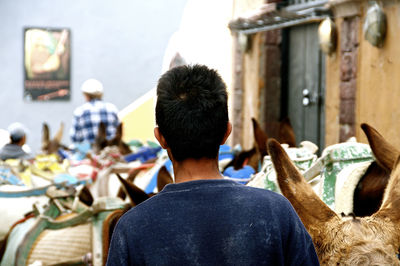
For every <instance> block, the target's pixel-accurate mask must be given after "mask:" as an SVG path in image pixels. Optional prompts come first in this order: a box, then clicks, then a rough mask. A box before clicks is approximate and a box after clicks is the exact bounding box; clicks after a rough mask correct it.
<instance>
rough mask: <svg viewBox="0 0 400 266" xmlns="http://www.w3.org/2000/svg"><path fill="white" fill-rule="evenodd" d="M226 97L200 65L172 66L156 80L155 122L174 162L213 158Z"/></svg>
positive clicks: (214, 74)
mask: <svg viewBox="0 0 400 266" xmlns="http://www.w3.org/2000/svg"><path fill="white" fill-rule="evenodd" d="M227 101H228V95H227V91H226V85H225V83H224V82H223V80H222V78H221V77H220V76H219V74H218V73H217V72H216V71H215V70H213V69H209V68H208V67H206V66H203V65H194V66H188V65H185V66H179V67H175V68H173V69H171V70H169V71H168V72H166V73H165V74H164V75H162V76H161V78H160V79H159V81H158V86H157V105H156V123H157V125H158V127H159V131H160V133H161V134H162V135H163V136H164V138H165V140H166V142H167V144H168V146H169V148H170V149H171V153H172V156H173V157H174V159H175V160H176V161H182V160H184V159H188V158H194V159H200V158H204V157H205V158H210V159H212V158H216V157H217V156H218V151H219V145H220V144H221V142H222V140H223V138H224V136H225V132H226V130H227V124H228V122H229V118H228V103H227Z"/></svg>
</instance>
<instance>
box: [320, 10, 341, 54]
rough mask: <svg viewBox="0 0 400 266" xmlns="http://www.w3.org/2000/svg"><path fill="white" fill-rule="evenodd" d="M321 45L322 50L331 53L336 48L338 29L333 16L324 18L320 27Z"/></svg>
mask: <svg viewBox="0 0 400 266" xmlns="http://www.w3.org/2000/svg"><path fill="white" fill-rule="evenodd" d="M318 37H319V45H320V47H321V50H322V51H323V52H324V53H326V54H328V55H330V54H332V53H333V52H334V51H335V50H336V43H337V30H336V24H335V22H334V21H333V20H332V19H331V18H329V17H328V18H326V19H324V20H323V21H322V22H321V24H319V27H318Z"/></svg>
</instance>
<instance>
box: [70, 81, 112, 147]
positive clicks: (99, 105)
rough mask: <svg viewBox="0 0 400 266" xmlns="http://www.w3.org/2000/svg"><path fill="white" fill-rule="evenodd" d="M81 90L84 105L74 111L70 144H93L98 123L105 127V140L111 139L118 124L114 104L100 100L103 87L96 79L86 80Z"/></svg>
mask: <svg viewBox="0 0 400 266" xmlns="http://www.w3.org/2000/svg"><path fill="white" fill-rule="evenodd" d="M81 90H82V92H83V95H84V97H85V100H86V103H84V104H83V105H81V106H79V107H77V108H76V109H75V111H74V116H73V119H72V127H71V130H70V137H71V140H72V142H74V143H79V142H83V141H88V142H89V143H93V142H94V140H95V138H96V136H97V132H98V126H99V124H100V122H103V123H104V124H105V125H106V133H107V138H112V137H113V136H114V135H115V131H116V128H117V126H118V125H119V123H120V122H119V119H118V109H117V107H115V105H114V104H112V103H107V102H104V101H103V100H102V96H103V85H102V84H101V82H100V81H98V80H96V79H88V80H86V81H85V82H84V83H83V84H82V87H81Z"/></svg>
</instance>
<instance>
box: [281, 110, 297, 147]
mask: <svg viewBox="0 0 400 266" xmlns="http://www.w3.org/2000/svg"><path fill="white" fill-rule="evenodd" d="M279 142H280V143H287V144H288V145H289V147H296V135H295V134H294V130H293V127H292V124H291V123H290V119H289V117H286V118H284V119H282V121H281V122H280V123H279Z"/></svg>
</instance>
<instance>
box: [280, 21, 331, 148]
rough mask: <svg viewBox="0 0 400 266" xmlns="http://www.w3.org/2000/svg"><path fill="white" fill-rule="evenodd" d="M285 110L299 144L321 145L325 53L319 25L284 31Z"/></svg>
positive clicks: (322, 142)
mask: <svg viewBox="0 0 400 266" xmlns="http://www.w3.org/2000/svg"><path fill="white" fill-rule="evenodd" d="M286 36H288V38H287V45H288V46H287V52H288V55H287V57H286V58H287V75H286V78H287V81H286V84H287V93H286V98H287V99H286V101H287V102H286V106H287V109H288V110H286V113H287V115H288V116H289V118H290V121H291V123H292V126H293V128H294V131H295V134H296V141H297V144H299V143H300V142H301V141H303V140H308V141H311V142H313V143H315V144H316V145H318V147H319V148H320V149H319V151H322V149H323V147H324V144H325V142H324V137H325V104H324V96H325V56H324V54H323V53H322V52H321V50H320V48H319V43H318V24H307V25H302V26H296V27H291V28H289V29H288V32H287V35H286Z"/></svg>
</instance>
